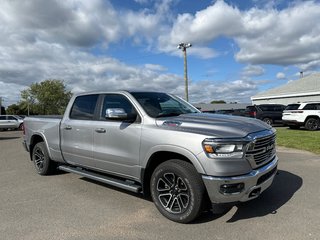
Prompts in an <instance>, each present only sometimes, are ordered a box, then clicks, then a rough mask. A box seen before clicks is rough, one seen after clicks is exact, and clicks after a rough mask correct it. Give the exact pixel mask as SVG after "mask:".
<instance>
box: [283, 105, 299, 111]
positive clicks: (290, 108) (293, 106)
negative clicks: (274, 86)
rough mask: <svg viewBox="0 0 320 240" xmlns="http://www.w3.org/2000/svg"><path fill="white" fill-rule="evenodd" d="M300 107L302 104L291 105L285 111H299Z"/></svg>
mask: <svg viewBox="0 0 320 240" xmlns="http://www.w3.org/2000/svg"><path fill="white" fill-rule="evenodd" d="M299 107H300V104H289V105H288V106H287V107H286V109H285V110H297V109H298V108H299Z"/></svg>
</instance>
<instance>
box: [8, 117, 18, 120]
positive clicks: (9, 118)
mask: <svg viewBox="0 0 320 240" xmlns="http://www.w3.org/2000/svg"><path fill="white" fill-rule="evenodd" d="M8 120H14V121H16V120H17V119H16V118H15V117H13V116H8Z"/></svg>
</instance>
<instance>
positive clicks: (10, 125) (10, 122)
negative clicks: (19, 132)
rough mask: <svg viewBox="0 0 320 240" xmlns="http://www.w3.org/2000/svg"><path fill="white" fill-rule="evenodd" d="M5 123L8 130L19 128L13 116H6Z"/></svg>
mask: <svg viewBox="0 0 320 240" xmlns="http://www.w3.org/2000/svg"><path fill="white" fill-rule="evenodd" d="M7 122H8V128H18V127H19V125H20V124H19V121H18V119H17V118H16V117H14V116H7Z"/></svg>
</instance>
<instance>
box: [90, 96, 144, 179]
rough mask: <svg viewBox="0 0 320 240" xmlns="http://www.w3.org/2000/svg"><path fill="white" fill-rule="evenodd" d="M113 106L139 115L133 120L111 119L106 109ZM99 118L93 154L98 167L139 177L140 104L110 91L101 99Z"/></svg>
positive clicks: (119, 173)
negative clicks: (136, 105)
mask: <svg viewBox="0 0 320 240" xmlns="http://www.w3.org/2000/svg"><path fill="white" fill-rule="evenodd" d="M110 108H122V109H124V110H125V112H126V113H127V114H134V115H137V118H136V120H135V121H130V122H128V121H124V120H108V119H106V117H105V113H106V109H110ZM98 119H99V121H97V122H95V126H94V131H93V138H94V146H93V157H94V160H95V163H96V166H97V168H99V169H100V170H102V171H107V172H112V173H114V174H118V175H122V176H129V177H133V178H136V179H138V178H139V177H140V167H139V153H140V138H141V118H140V117H139V115H138V113H137V110H136V108H135V107H134V106H133V105H132V103H131V102H130V101H129V99H128V98H127V97H126V96H125V95H122V94H106V95H104V96H103V99H102V101H101V110H100V112H99V117H98Z"/></svg>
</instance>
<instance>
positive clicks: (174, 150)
mask: <svg viewBox="0 0 320 240" xmlns="http://www.w3.org/2000/svg"><path fill="white" fill-rule="evenodd" d="M24 125H25V129H24V146H25V148H26V150H27V151H29V152H30V157H31V160H32V161H33V163H34V166H35V169H36V171H37V173H38V174H40V175H47V174H49V173H50V171H51V172H52V171H53V170H54V169H55V168H56V167H58V168H59V169H60V170H63V171H67V172H72V173H76V174H79V175H81V176H84V177H87V178H90V179H94V180H96V181H101V182H104V183H107V184H110V185H113V186H116V187H120V188H123V189H126V190H129V191H133V192H137V193H143V194H145V195H147V196H148V195H149V196H150V195H151V197H152V199H153V201H154V203H155V205H156V207H157V208H158V210H159V211H160V212H161V213H162V214H163V215H164V216H165V217H167V218H168V219H170V220H172V221H176V222H180V223H187V222H190V221H192V220H194V219H195V218H196V217H197V216H198V215H199V214H200V213H201V212H202V210H203V207H204V206H206V205H208V203H210V202H211V203H214V204H215V205H216V204H219V203H220V204H223V203H235V202H246V201H249V200H251V199H254V198H257V197H258V196H259V195H260V194H261V193H262V192H263V191H265V190H266V189H267V188H269V187H270V186H271V184H272V182H273V179H274V177H275V175H276V173H277V165H278V157H277V155H276V146H275V138H276V131H275V129H273V128H272V127H271V126H269V125H267V124H265V123H263V122H261V121H259V120H256V119H249V118H244V117H237V116H228V115H222V114H204V113H201V112H200V111H199V110H198V109H196V108H195V107H193V106H192V105H190V104H189V103H187V102H185V101H184V100H182V99H180V98H178V97H175V96H173V95H170V94H166V93H159V92H127V91H117V92H94V93H93V92H92V93H80V94H75V95H74V96H73V97H72V99H71V100H70V102H69V105H68V107H67V109H66V111H65V114H64V116H63V117H62V118H58V117H56V118H48V117H39V116H35V117H27V118H26V119H25V122H24ZM215 205H214V206H215ZM209 206H210V205H209Z"/></svg>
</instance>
